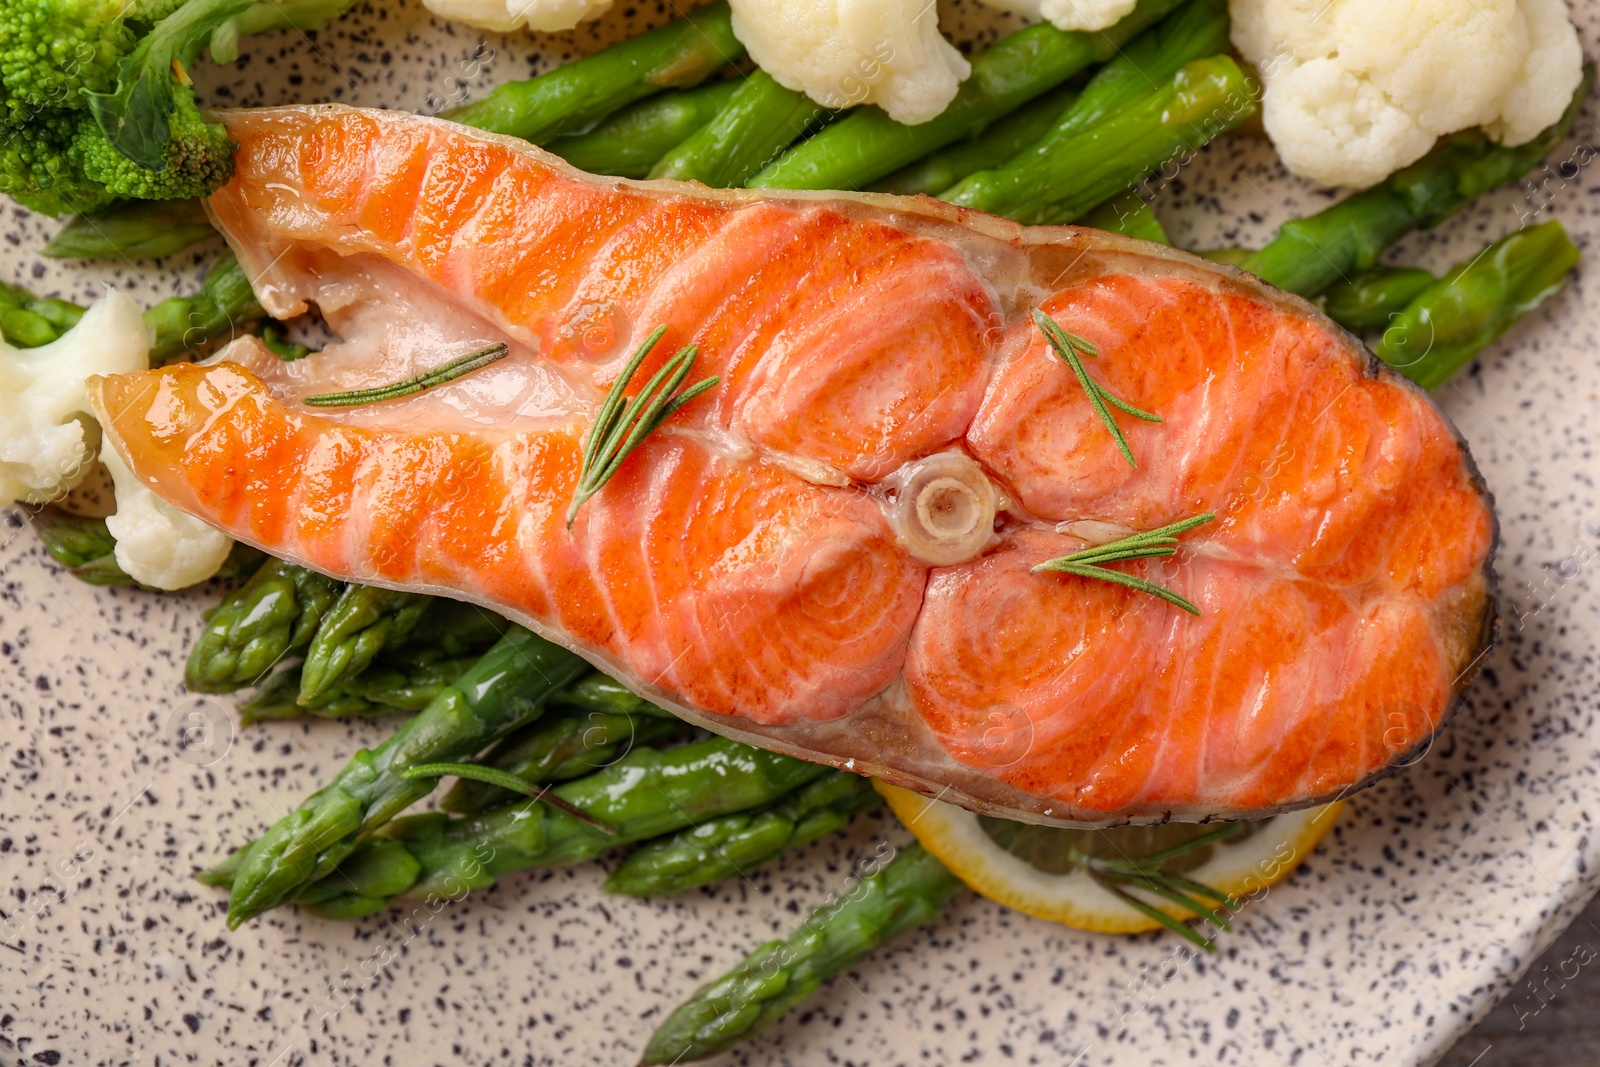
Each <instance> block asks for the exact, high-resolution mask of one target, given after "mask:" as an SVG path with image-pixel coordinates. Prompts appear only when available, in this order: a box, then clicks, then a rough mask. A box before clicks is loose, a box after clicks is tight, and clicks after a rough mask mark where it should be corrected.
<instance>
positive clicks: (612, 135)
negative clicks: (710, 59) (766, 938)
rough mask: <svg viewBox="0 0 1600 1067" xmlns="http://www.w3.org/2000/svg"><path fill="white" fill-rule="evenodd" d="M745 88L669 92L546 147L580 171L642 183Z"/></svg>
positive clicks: (726, 85)
mask: <svg viewBox="0 0 1600 1067" xmlns="http://www.w3.org/2000/svg"><path fill="white" fill-rule="evenodd" d="M741 84H743V83H742V82H741V81H740V80H739V79H737V78H725V79H723V80H722V81H716V82H712V83H711V84H710V85H702V86H700V87H698V88H695V89H673V90H668V91H667V92H664V93H658V94H656V95H655V96H650V97H646V98H645V99H643V100H641V101H639V102H638V103H637V104H633V105H631V106H629V107H625V108H623V109H622V110H621V111H618V112H617V113H616V114H615V115H612V116H611V117H610V118H607V119H606V120H605V121H603V122H601V123H600V124H599V125H597V126H595V127H594V129H592V130H589V131H587V132H585V133H569V134H564V135H562V136H560V137H557V138H555V139H554V140H552V141H550V142H549V143H548V144H546V145H545V147H546V148H548V149H549V150H550V151H552V152H554V153H555V154H556V155H558V156H560V157H561V158H562V159H565V160H566V161H567V162H568V163H571V164H572V165H573V166H574V167H577V168H578V169H579V170H586V171H588V172H589V173H590V174H615V175H617V176H618V177H622V178H643V177H644V176H646V175H647V174H649V173H650V168H651V167H653V166H655V165H656V161H657V160H659V159H660V158H661V157H662V156H664V155H666V154H667V153H668V152H670V151H671V150H672V149H673V148H675V147H677V146H678V145H679V144H682V143H683V141H684V140H686V139H687V138H688V137H689V135H690V134H692V133H694V132H695V131H696V130H698V129H699V128H700V127H702V126H704V125H705V124H706V123H708V122H710V121H711V120H712V118H713V117H715V116H716V114H717V112H718V111H721V110H722V107H723V105H724V104H726V103H727V102H728V98H729V97H731V96H732V95H733V94H734V91H735V90H736V89H738V88H739V86H740V85H741Z"/></svg>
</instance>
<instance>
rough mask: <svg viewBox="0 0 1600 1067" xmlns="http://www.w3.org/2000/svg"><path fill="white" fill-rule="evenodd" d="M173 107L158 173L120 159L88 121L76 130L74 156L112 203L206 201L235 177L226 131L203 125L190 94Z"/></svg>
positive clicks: (180, 95) (184, 92)
mask: <svg viewBox="0 0 1600 1067" xmlns="http://www.w3.org/2000/svg"><path fill="white" fill-rule="evenodd" d="M175 102H176V105H177V108H176V110H175V111H174V112H173V113H172V115H171V117H170V118H169V120H168V124H169V127H170V129H171V133H170V135H169V137H168V139H167V147H166V151H165V152H164V153H163V162H164V165H163V166H162V168H161V169H160V170H150V169H148V168H146V167H143V166H141V165H139V164H138V163H135V162H134V161H133V160H131V159H129V158H128V157H127V156H125V155H123V154H122V153H121V152H119V151H118V150H117V148H116V147H115V146H114V145H113V144H112V143H111V142H110V141H109V140H107V139H106V135H105V132H104V131H103V130H101V128H100V126H99V125H98V124H97V123H95V122H94V121H92V120H90V121H86V122H84V123H82V124H81V125H80V126H79V127H78V133H77V136H76V137H75V138H74V140H73V144H72V155H73V157H74V158H75V159H77V160H80V161H81V163H82V168H83V174H84V176H85V177H86V178H88V179H89V180H90V181H93V182H98V183H99V184H100V185H102V186H104V187H105V189H106V191H107V192H108V193H109V194H111V195H112V196H113V197H122V198H127V199H133V200H186V199H189V198H190V197H196V196H209V195H210V194H211V193H212V192H213V191H214V190H215V189H216V188H217V187H218V186H220V185H222V184H223V183H224V182H226V181H227V180H228V178H229V176H230V175H232V173H233V145H232V143H231V142H229V140H228V131H227V130H226V129H225V128H224V127H223V126H221V125H219V124H218V123H215V122H207V121H206V120H205V118H204V117H203V116H202V115H201V114H200V110H199V108H197V107H196V106H195V102H194V90H193V89H190V88H187V87H182V86H180V87H179V89H178V91H177V93H176V94H175Z"/></svg>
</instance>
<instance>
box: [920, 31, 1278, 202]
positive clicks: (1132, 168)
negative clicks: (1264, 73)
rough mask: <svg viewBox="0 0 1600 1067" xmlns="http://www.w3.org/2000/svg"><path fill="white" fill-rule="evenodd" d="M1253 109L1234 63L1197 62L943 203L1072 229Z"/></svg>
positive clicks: (1221, 59) (1218, 59) (983, 175)
mask: <svg viewBox="0 0 1600 1067" xmlns="http://www.w3.org/2000/svg"><path fill="white" fill-rule="evenodd" d="M1081 99H1082V98H1081V97H1080V101H1081ZM1074 106H1076V105H1074ZM1255 108H1256V102H1255V98H1254V96H1253V95H1252V94H1251V89H1250V85H1249V82H1248V81H1247V80H1246V78H1245V76H1244V72H1243V71H1241V70H1240V69H1239V67H1238V65H1237V64H1236V63H1234V61H1233V60H1232V59H1229V58H1228V57H1227V56H1213V57H1211V58H1209V59H1198V60H1195V61H1193V62H1191V63H1187V64H1185V65H1184V66H1183V67H1182V69H1180V70H1179V71H1178V72H1177V73H1176V74H1174V75H1173V76H1172V77H1171V78H1169V79H1168V80H1167V81H1166V82H1165V83H1163V84H1162V85H1161V86H1160V88H1158V89H1156V90H1155V91H1154V92H1151V93H1148V94H1146V95H1145V96H1143V97H1141V98H1139V99H1138V100H1135V101H1134V102H1133V103H1131V104H1128V105H1126V106H1124V107H1123V108H1121V109H1120V110H1118V111H1115V112H1113V113H1112V114H1111V115H1110V116H1109V117H1107V118H1105V119H1104V120H1103V121H1100V122H1097V123H1095V124H1093V125H1091V126H1089V127H1088V128H1087V129H1083V130H1080V131H1079V132H1078V133H1075V134H1072V135H1070V136H1066V137H1062V138H1060V139H1059V140H1057V141H1055V142H1053V143H1052V144H1051V145H1050V149H1049V151H1048V152H1047V153H1045V154H1029V153H1027V152H1024V153H1023V158H1022V160H1021V162H1019V163H1017V164H1016V165H1015V166H1011V165H1008V166H1006V167H1005V168H1002V169H1001V170H998V171H980V172H979V173H977V174H974V175H972V176H971V177H969V178H967V180H966V181H964V182H962V183H961V184H960V185H959V186H958V187H957V188H955V189H952V190H949V191H947V192H946V193H945V194H943V195H942V196H941V199H944V200H948V201H949V202H950V203H952V204H960V205H961V206H963V207H975V208H980V209H982V210H984V211H992V212H994V213H996V214H1000V215H1005V216H1007V217H1008V218H1013V219H1016V220H1017V221H1018V222H1024V223H1030V224H1048V223H1062V222H1071V221H1072V220H1073V219H1075V218H1077V217H1078V216H1079V215H1082V214H1083V213H1084V212H1086V211H1088V210H1089V209H1090V208H1092V207H1094V206H1096V205H1097V204H1100V203H1101V202H1102V201H1104V200H1106V199H1107V198H1109V197H1111V196H1114V195H1116V194H1117V193H1118V192H1120V191H1122V190H1124V189H1126V188H1128V187H1129V186H1130V185H1132V184H1133V182H1135V181H1137V180H1138V179H1139V178H1142V177H1143V176H1144V175H1146V174H1148V173H1149V172H1150V171H1152V170H1154V169H1155V168H1156V167H1158V166H1160V165H1161V164H1162V163H1164V162H1165V161H1166V160H1168V159H1171V158H1172V157H1173V156H1176V155H1178V154H1180V153H1182V152H1185V151H1189V150H1191V149H1194V148H1197V147H1199V146H1200V145H1202V144H1204V143H1205V142H1206V141H1209V140H1210V139H1211V138H1213V137H1215V136H1217V135H1218V134H1220V133H1223V132H1225V131H1226V130H1229V129H1232V128H1233V127H1234V126H1236V125H1238V124H1239V123H1240V122H1242V121H1244V120H1245V119H1246V118H1248V117H1249V116H1250V115H1252V114H1254V113H1255Z"/></svg>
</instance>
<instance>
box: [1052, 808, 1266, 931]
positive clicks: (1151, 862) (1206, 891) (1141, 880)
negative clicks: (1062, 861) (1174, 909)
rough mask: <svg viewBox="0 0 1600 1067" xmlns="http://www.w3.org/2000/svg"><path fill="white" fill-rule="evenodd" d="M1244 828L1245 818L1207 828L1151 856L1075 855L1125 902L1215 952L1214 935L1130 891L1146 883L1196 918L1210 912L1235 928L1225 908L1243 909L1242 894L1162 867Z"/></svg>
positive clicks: (1221, 925) (1224, 925)
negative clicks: (1240, 898) (1240, 821)
mask: <svg viewBox="0 0 1600 1067" xmlns="http://www.w3.org/2000/svg"><path fill="white" fill-rule="evenodd" d="M1243 829H1244V824H1243V823H1231V824H1229V825H1227V826H1222V827H1219V828H1218V829H1216V830H1213V831H1211V832H1210V833H1206V834H1201V835H1200V836H1199V837H1196V838H1193V839H1191V840H1189V841H1185V842H1183V843H1182V844H1181V845H1176V846H1174V847H1172V848H1169V849H1165V850H1163V851H1161V852H1157V853H1155V854H1154V855H1150V856H1141V857H1139V858H1138V859H1130V858H1126V857H1111V856H1093V855H1089V854H1086V853H1081V852H1080V853H1077V854H1076V855H1075V856H1074V857H1073V859H1074V860H1075V861H1076V862H1077V863H1078V865H1079V866H1081V867H1082V868H1083V869H1084V870H1086V871H1088V872H1089V875H1090V877H1092V878H1093V879H1094V880H1095V881H1096V882H1097V883H1099V885H1100V886H1101V888H1103V889H1105V890H1107V891H1109V892H1111V893H1113V894H1114V895H1116V896H1117V897H1118V898H1119V899H1120V900H1121V901H1122V902H1123V903H1124V904H1127V905H1128V906H1129V907H1131V908H1133V909H1134V910H1136V911H1139V912H1141V913H1142V914H1144V915H1146V916H1148V917H1149V918H1151V919H1154V920H1155V921H1156V922H1158V923H1160V924H1161V925H1162V926H1165V927H1166V928H1167V929H1168V930H1171V931H1172V932H1173V933H1175V934H1178V935H1179V936H1181V937H1183V938H1185V939H1187V940H1189V941H1191V942H1193V943H1194V944H1196V945H1198V946H1200V947H1201V948H1203V949H1205V950H1206V951H1207V952H1215V951H1216V948H1217V946H1216V944H1215V943H1214V942H1212V941H1211V939H1210V938H1208V937H1205V936H1204V935H1202V934H1201V933H1200V932H1199V931H1198V930H1195V929H1194V928H1193V927H1191V926H1190V925H1189V924H1188V923H1186V922H1180V921H1179V920H1177V919H1174V918H1173V917H1172V916H1170V915H1168V914H1167V913H1166V912H1164V911H1162V910H1161V909H1160V908H1157V907H1155V906H1154V905H1151V904H1147V903H1146V902H1145V901H1143V900H1140V899H1139V898H1138V897H1136V896H1134V895H1133V894H1132V893H1129V892H1128V890H1129V889H1142V890H1144V891H1145V892H1147V893H1153V894H1155V895H1156V896H1158V897H1162V898H1163V899H1166V900H1170V901H1171V902H1172V903H1174V904H1176V905H1178V906H1179V907H1180V908H1183V909H1185V910H1187V911H1191V912H1193V913H1194V915H1195V917H1196V918H1199V917H1201V916H1206V917H1208V918H1210V919H1211V920H1212V921H1213V922H1215V923H1216V924H1217V926H1218V927H1219V928H1220V929H1223V930H1232V929H1233V927H1232V926H1231V925H1230V924H1229V923H1228V916H1227V914H1226V912H1225V911H1223V910H1222V909H1227V910H1228V911H1238V910H1239V908H1240V907H1241V906H1242V905H1241V904H1240V902H1239V900H1238V898H1236V897H1234V896H1233V894H1231V893H1225V892H1223V891H1221V890H1218V889H1213V888H1211V887H1210V886H1208V885H1205V884H1204V883H1201V882H1196V881H1194V880H1193V879H1190V878H1185V877H1184V876H1183V875H1181V874H1174V873H1172V872H1169V871H1165V870H1162V867H1163V866H1164V865H1166V864H1167V863H1169V862H1171V861H1172V860H1174V859H1177V858H1178V857H1179V856H1182V855H1183V854H1185V853H1187V852H1193V851H1194V850H1195V849H1198V848H1203V847H1205V846H1207V845H1210V844H1212V843H1213V842H1216V841H1220V840H1222V839H1223V838H1226V837H1232V836H1233V835H1234V834H1237V833H1239V832H1240V831H1241V830H1243ZM1202 900H1213V901H1216V903H1217V904H1219V905H1221V907H1220V908H1213V907H1210V906H1208V905H1206V904H1204V903H1202Z"/></svg>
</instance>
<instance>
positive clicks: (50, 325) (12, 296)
mask: <svg viewBox="0 0 1600 1067" xmlns="http://www.w3.org/2000/svg"><path fill="white" fill-rule="evenodd" d="M83 310H84V309H83V308H81V307H79V306H78V305H77V304H72V303H68V302H67V301H65V300H55V299H51V298H49V297H37V296H34V295H33V294H32V293H30V292H28V291H27V290H26V289H22V288H20V287H18V286H15V285H0V336H4V337H5V339H6V341H7V343H9V344H13V345H15V346H17V347H18V348H38V347H39V346H40V345H47V344H49V343H50V342H51V341H54V340H56V339H57V338H58V337H60V336H61V335H62V334H64V333H66V332H67V331H68V330H70V329H72V328H73V327H74V326H76V325H77V324H78V320H79V319H81V318H83Z"/></svg>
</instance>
